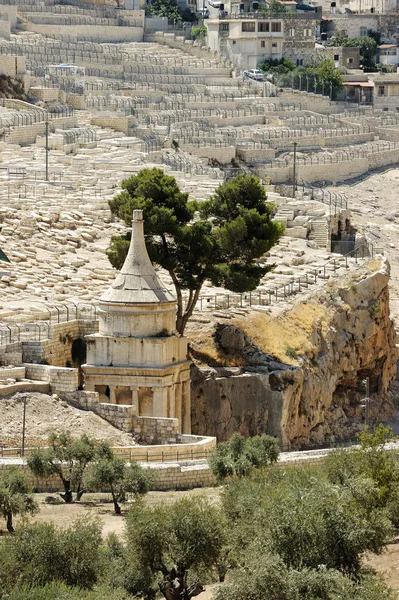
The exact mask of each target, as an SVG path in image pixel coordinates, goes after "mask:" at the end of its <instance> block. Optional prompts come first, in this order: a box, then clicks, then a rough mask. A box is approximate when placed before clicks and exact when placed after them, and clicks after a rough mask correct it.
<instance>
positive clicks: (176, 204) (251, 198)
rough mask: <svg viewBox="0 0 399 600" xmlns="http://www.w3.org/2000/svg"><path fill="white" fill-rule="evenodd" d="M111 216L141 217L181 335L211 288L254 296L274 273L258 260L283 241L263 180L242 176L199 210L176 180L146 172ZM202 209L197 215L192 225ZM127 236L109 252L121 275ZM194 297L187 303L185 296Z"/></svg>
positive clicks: (125, 188)
mask: <svg viewBox="0 0 399 600" xmlns="http://www.w3.org/2000/svg"><path fill="white" fill-rule="evenodd" d="M109 205H110V208H111V212H112V214H114V215H116V216H117V217H119V218H120V219H123V220H124V221H125V223H126V224H127V225H130V224H131V219H132V212H133V209H142V210H143V212H144V219H145V234H146V244H147V249H148V252H149V255H150V258H151V260H152V261H153V262H155V263H157V264H159V265H160V266H161V267H163V268H164V269H166V270H167V271H168V272H169V274H170V276H171V278H172V281H173V283H174V286H175V289H176V295H177V305H178V309H177V319H176V329H177V331H178V332H179V333H180V334H182V333H183V332H184V329H185V326H186V324H187V321H188V319H189V318H190V316H191V315H192V312H193V310H194V308H195V305H196V303H197V301H198V298H199V294H200V291H201V288H202V285H203V284H204V282H205V281H206V280H210V281H211V282H212V283H213V284H215V285H218V286H224V287H226V288H227V289H229V290H232V291H234V292H245V291H250V290H253V289H255V288H256V286H257V285H258V284H259V282H260V279H261V277H262V276H263V275H265V273H267V272H268V271H270V270H271V269H272V266H270V265H269V266H260V265H258V264H257V263H256V259H257V258H259V257H261V256H262V255H263V254H264V253H265V252H267V251H268V250H270V248H271V247H272V246H273V245H274V244H275V243H276V242H277V241H278V239H279V237H280V236H281V234H282V232H283V225H282V224H281V223H278V222H273V221H272V220H271V217H272V206H271V205H270V204H267V202H266V193H265V190H264V188H263V187H262V185H261V184H260V183H259V180H258V178H257V177H254V176H250V175H239V176H238V177H235V178H234V179H232V180H231V181H228V182H226V183H223V184H222V185H220V186H219V188H218V189H217V190H216V192H215V194H214V196H213V197H212V198H211V199H210V200H207V201H205V202H202V203H201V204H199V205H197V204H196V203H194V202H189V201H188V194H183V193H182V192H181V191H180V189H179V187H178V185H177V183H176V180H175V178H174V177H170V176H168V175H165V174H164V172H163V171H162V170H161V169H157V168H154V169H143V170H142V171H140V172H139V173H138V174H137V175H134V176H132V177H130V178H129V179H126V180H124V181H123V182H122V192H121V193H120V194H118V195H117V196H116V197H115V198H114V199H113V200H111V201H110V203H109ZM196 209H198V210H199V214H197V218H196V219H194V214H195V212H196ZM129 236H130V234H128V235H127V236H124V237H120V236H117V237H113V238H112V240H111V245H110V248H109V250H108V252H107V254H108V258H109V260H110V261H111V263H112V265H113V266H114V267H116V268H117V269H120V268H121V266H122V265H123V262H124V260H125V257H126V254H127V251H128V247H129ZM185 289H187V290H188V291H189V294H188V299H187V301H186V303H184V301H183V295H182V292H183V290H185Z"/></svg>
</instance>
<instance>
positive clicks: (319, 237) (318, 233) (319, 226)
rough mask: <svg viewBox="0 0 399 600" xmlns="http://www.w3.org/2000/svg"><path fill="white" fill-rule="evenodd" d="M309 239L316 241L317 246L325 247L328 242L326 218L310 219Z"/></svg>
mask: <svg viewBox="0 0 399 600" xmlns="http://www.w3.org/2000/svg"><path fill="white" fill-rule="evenodd" d="M309 239H310V240H312V241H313V242H316V244H317V245H318V246H319V248H327V245H328V242H329V240H328V228H327V219H314V220H313V221H312V227H311V230H310V235H309Z"/></svg>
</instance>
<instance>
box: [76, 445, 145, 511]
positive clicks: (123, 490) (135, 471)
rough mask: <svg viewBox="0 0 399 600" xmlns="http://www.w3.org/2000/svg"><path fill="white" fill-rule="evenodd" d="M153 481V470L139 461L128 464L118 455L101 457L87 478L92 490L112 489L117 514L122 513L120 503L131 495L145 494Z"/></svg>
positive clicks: (86, 481)
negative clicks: (145, 467)
mask: <svg viewBox="0 0 399 600" xmlns="http://www.w3.org/2000/svg"><path fill="white" fill-rule="evenodd" d="M152 481H153V477H152V474H151V471H149V470H148V469H143V467H141V466H140V465H139V464H137V463H131V464H130V465H127V464H126V462H125V461H124V460H122V459H121V458H119V457H117V456H113V457H106V458H100V459H99V460H98V461H97V462H95V463H94V464H93V465H92V466H91V468H90V469H89V472H88V473H87V476H86V478H85V483H86V485H87V487H88V488H89V489H90V490H93V491H96V490H97V491H100V490H102V489H109V490H110V492H111V496H112V501H113V503H114V510H115V513H116V514H117V515H120V514H121V508H120V505H119V503H121V502H126V500H127V499H128V496H129V495H132V496H135V497H136V498H138V497H140V496H144V494H146V493H147V492H148V491H149V490H150V489H151V485H152Z"/></svg>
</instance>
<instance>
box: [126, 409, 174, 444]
mask: <svg viewBox="0 0 399 600" xmlns="http://www.w3.org/2000/svg"><path fill="white" fill-rule="evenodd" d="M178 430H179V420H178V419H167V418H160V417H138V416H136V417H135V418H134V420H133V430H132V432H133V433H134V434H135V435H136V436H137V439H138V440H139V441H140V442H144V443H145V444H175V443H176V442H177V440H178Z"/></svg>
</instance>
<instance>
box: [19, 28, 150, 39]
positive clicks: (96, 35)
mask: <svg viewBox="0 0 399 600" xmlns="http://www.w3.org/2000/svg"><path fill="white" fill-rule="evenodd" d="M25 29H26V31H34V32H35V33H40V34H41V35H44V36H45V37H49V36H56V37H61V36H72V37H76V39H77V40H78V41H81V40H89V41H92V42H98V43H104V42H109V43H112V42H115V43H121V42H142V41H143V35H144V26H142V27H123V26H122V27H119V26H117V25H114V26H107V25H49V24H39V23H26V25H25Z"/></svg>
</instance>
